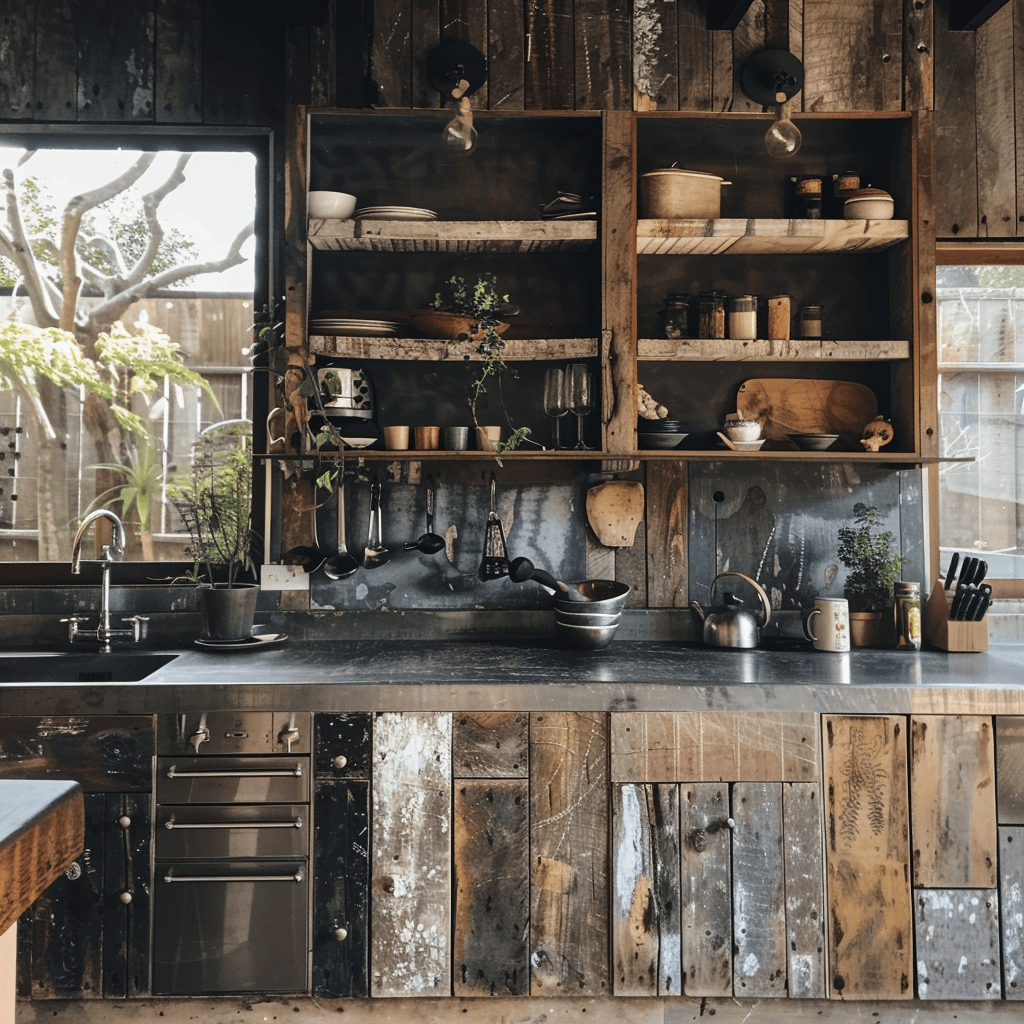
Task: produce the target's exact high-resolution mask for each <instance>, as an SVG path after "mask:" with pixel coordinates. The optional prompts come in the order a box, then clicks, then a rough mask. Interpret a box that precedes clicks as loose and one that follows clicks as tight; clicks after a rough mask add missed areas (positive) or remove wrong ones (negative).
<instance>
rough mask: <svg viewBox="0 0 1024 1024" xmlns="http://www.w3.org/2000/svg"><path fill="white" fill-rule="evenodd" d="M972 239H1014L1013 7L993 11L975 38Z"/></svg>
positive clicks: (1015, 201) (1015, 184)
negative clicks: (975, 233) (975, 167)
mask: <svg viewBox="0 0 1024 1024" xmlns="http://www.w3.org/2000/svg"><path fill="white" fill-rule="evenodd" d="M975 36H976V41H975V75H976V78H975V99H976V104H977V106H976V122H975V123H976V126H977V134H976V145H977V153H978V234H979V235H980V236H982V237H986V238H1005V237H1008V236H1009V237H1012V236H1013V235H1015V234H1016V230H1017V225H1016V219H1017V196H1016V187H1017V173H1016V162H1015V156H1016V155H1015V152H1014V149H1015V146H1014V121H1015V114H1014V78H1015V76H1014V65H1013V7H1012V6H1010V5H1007V6H1005V7H1003V8H1002V10H999V11H997V12H996V13H995V14H993V15H992V17H991V18H989V19H988V21H986V22H985V24H984V25H982V26H981V27H980V28H979V29H978V30H977V32H975Z"/></svg>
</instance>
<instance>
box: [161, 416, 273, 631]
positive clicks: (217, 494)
mask: <svg viewBox="0 0 1024 1024" xmlns="http://www.w3.org/2000/svg"><path fill="white" fill-rule="evenodd" d="M172 493H173V501H174V505H175V507H176V508H177V509H178V513H179V514H180V515H181V518H182V520H183V521H184V523H185V527H186V529H187V530H188V531H189V534H190V535H191V545H190V547H189V549H188V550H189V554H190V555H191V556H192V558H193V560H194V563H195V564H194V566H193V573H192V577H191V578H192V579H193V580H194V582H195V583H196V586H197V592H196V604H197V606H198V608H199V613H200V615H201V616H202V620H203V635H204V638H205V639H207V640H213V641H222V642H228V641H238V640H245V639H247V638H248V637H250V636H251V635H252V624H253V617H254V615H255V613H256V599H257V597H258V596H259V590H260V588H259V584H258V583H257V582H256V573H255V566H254V563H253V558H252V550H253V542H254V539H255V538H254V534H253V530H252V424H251V423H249V421H248V420H225V421H224V422H222V423H215V424H214V425H213V426H211V427H207V428H206V430H204V431H203V432H202V433H201V434H200V435H199V437H198V438H197V439H196V441H195V443H194V444H193V446H192V469H191V473H190V475H189V476H188V478H187V479H186V480H185V481H183V482H180V483H178V484H177V485H176V486H175V487H173V489H172Z"/></svg>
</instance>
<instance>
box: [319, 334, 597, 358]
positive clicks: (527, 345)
mask: <svg viewBox="0 0 1024 1024" xmlns="http://www.w3.org/2000/svg"><path fill="white" fill-rule="evenodd" d="M478 344H479V343H478V342H475V341H440V340H437V339H433V338H350V337H345V336H341V335H325V334H314V335H310V338H309V350H310V352H311V353H313V355H317V356H329V357H332V358H334V359H406V360H421V361H426V362H444V361H446V360H458V361H460V362H467V361H468V362H479V361H481V360H482V359H483V358H484V357H483V356H482V355H481V354H480V352H479V351H478ZM597 354H598V341H597V338H516V339H510V340H507V341H506V342H505V349H504V351H503V352H502V359H504V360H505V361H506V362H523V361H526V360H544V359H558V360H562V359H564V360H577V359H593V358H596V357H597Z"/></svg>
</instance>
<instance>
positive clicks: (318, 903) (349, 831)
mask: <svg viewBox="0 0 1024 1024" xmlns="http://www.w3.org/2000/svg"><path fill="white" fill-rule="evenodd" d="M319 717H321V716H319V715H317V718H319ZM313 800H314V814H315V819H314V820H315V827H316V831H315V833H314V835H313V935H312V946H313V948H312V961H313V995H314V996H323V997H335V998H355V997H357V996H366V995H369V991H370V987H369V976H368V968H369V961H368V955H369V938H370V936H369V919H370V906H369V904H370V889H369V883H370V864H369V839H370V794H369V783H368V782H355V781H349V780H344V781H339V782H336V781H321V780H317V782H316V787H315V791H314V797H313ZM339 929H342V930H343V931H344V936H343V937H342V936H341V932H339Z"/></svg>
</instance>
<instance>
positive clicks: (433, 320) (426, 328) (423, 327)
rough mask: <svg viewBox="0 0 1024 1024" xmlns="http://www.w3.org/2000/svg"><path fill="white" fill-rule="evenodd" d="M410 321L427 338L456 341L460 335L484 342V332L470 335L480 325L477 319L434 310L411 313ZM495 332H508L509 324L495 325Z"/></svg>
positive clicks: (480, 331) (479, 331)
mask: <svg viewBox="0 0 1024 1024" xmlns="http://www.w3.org/2000/svg"><path fill="white" fill-rule="evenodd" d="M408 319H409V323H411V324H412V325H413V327H415V328H416V330H417V331H420V332H421V333H422V334H423V336H424V337H426V338H441V339H444V340H446V341H456V340H458V338H459V336H460V335H462V334H466V335H468V336H469V339H470V340H471V341H483V340H484V332H483V331H482V330H478V331H475V332H474V333H472V334H470V331H471V330H472V328H473V326H474V325H479V323H480V321H479V320H478V319H477V318H476V317H471V316H459V315H458V314H456V313H441V312H438V311H436V310H433V309H427V310H424V311H423V312H421V313H411V314H410V315H409V317H408ZM494 330H495V332H496V333H497V334H504V333H505V331H507V330H508V324H506V323H497V324H494Z"/></svg>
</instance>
